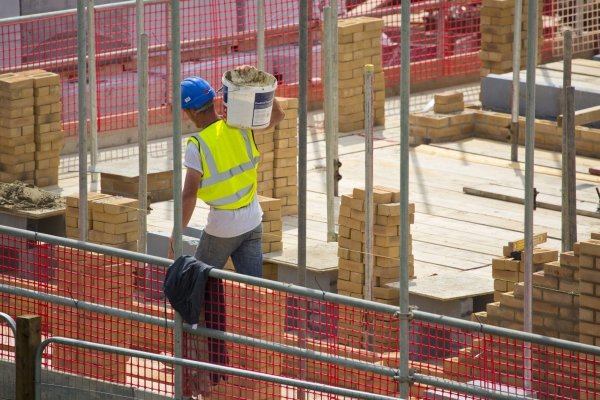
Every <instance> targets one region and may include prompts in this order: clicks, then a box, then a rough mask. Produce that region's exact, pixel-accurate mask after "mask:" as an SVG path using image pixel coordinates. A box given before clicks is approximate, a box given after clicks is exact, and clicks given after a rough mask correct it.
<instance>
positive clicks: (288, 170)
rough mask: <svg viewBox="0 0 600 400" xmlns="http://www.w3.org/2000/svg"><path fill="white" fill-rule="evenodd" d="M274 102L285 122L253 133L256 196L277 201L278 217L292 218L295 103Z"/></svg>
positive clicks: (295, 197) (295, 210) (295, 176)
mask: <svg viewBox="0 0 600 400" xmlns="http://www.w3.org/2000/svg"><path fill="white" fill-rule="evenodd" d="M277 100H278V102H279V104H280V105H281V108H282V109H283V110H284V111H285V119H284V120H283V121H281V122H280V123H279V124H278V125H276V126H275V127H274V128H272V129H269V130H268V131H262V132H261V131H259V132H254V141H255V142H256V147H257V148H258V151H259V153H260V162H259V164H258V188H257V193H258V194H259V195H261V196H264V197H272V198H276V199H280V200H281V213H282V215H294V214H298V167H297V159H296V157H297V156H298V99H294V98H279V97H278V98H277ZM272 251H274V250H272Z"/></svg>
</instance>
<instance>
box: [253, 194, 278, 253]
mask: <svg viewBox="0 0 600 400" xmlns="http://www.w3.org/2000/svg"><path fill="white" fill-rule="evenodd" d="M258 203H259V204H260V207H261V208H262V211H263V217H262V221H263V222H262V226H263V238H262V247H263V253H270V252H272V251H279V250H282V249H283V242H282V238H283V222H282V221H281V203H282V202H281V200H280V199H271V198H268V197H264V196H258Z"/></svg>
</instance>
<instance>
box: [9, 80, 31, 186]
mask: <svg viewBox="0 0 600 400" xmlns="http://www.w3.org/2000/svg"><path fill="white" fill-rule="evenodd" d="M33 104H34V99H33V79H31V78H28V77H25V76H22V75H16V74H4V75H0V181H1V182H7V183H13V182H14V181H16V180H19V181H23V182H25V183H34V171H35V160H34V158H35V141H34V134H33V132H34V124H35V117H34V115H33Z"/></svg>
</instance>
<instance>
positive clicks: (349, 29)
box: [338, 17, 385, 132]
mask: <svg viewBox="0 0 600 400" xmlns="http://www.w3.org/2000/svg"><path fill="white" fill-rule="evenodd" d="M383 26H384V23H383V20H382V19H380V18H370V17H358V18H348V19H344V20H341V21H339V22H338V43H339V45H338V81H339V83H338V85H339V86H338V99H339V102H340V105H343V107H342V106H340V108H339V119H338V129H339V131H340V132H351V131H355V130H359V129H364V126H365V110H364V106H365V90H364V88H365V78H364V75H365V72H364V71H365V65H366V64H373V66H374V67H375V73H374V88H373V90H374V104H373V109H374V117H375V121H374V122H375V125H384V124H385V110H384V106H385V80H384V75H383V68H382V66H383V64H382V58H381V31H382V29H383Z"/></svg>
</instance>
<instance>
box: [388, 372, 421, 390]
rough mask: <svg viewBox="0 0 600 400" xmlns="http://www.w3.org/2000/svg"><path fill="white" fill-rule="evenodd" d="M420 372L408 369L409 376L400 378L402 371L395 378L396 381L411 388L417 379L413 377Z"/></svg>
mask: <svg viewBox="0 0 600 400" xmlns="http://www.w3.org/2000/svg"><path fill="white" fill-rule="evenodd" d="M416 372H419V371H418V370H417V369H416V368H409V369H408V376H400V370H397V371H396V376H394V378H393V379H394V380H395V381H396V382H400V383H408V384H409V385H410V386H412V385H414V384H415V379H414V377H413V375H414V374H415V373H416Z"/></svg>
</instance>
